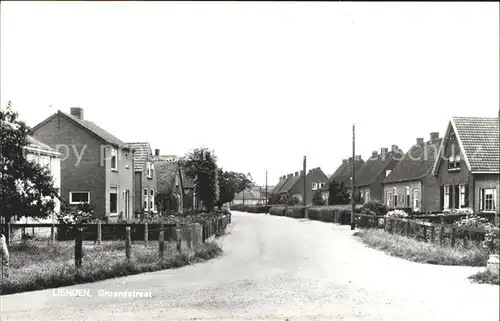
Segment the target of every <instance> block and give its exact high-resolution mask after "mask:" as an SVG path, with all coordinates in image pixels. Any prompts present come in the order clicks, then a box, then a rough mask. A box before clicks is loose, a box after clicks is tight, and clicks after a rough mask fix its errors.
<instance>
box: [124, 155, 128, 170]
mask: <svg viewBox="0 0 500 321" xmlns="http://www.w3.org/2000/svg"><path fill="white" fill-rule="evenodd" d="M125 168H128V154H125Z"/></svg>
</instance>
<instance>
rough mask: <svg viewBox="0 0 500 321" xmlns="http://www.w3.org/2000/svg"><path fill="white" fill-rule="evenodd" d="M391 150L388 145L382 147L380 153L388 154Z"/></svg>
mask: <svg viewBox="0 0 500 321" xmlns="http://www.w3.org/2000/svg"><path fill="white" fill-rule="evenodd" d="M388 152H389V149H388V148H387V147H382V148H381V149H380V154H387V153H388Z"/></svg>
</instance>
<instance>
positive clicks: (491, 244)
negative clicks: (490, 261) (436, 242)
mask: <svg viewBox="0 0 500 321" xmlns="http://www.w3.org/2000/svg"><path fill="white" fill-rule="evenodd" d="M454 225H456V226H457V227H472V228H483V229H485V230H486V234H485V236H484V241H483V242H482V243H481V245H482V246H483V248H484V249H486V250H488V252H489V253H491V254H498V253H499V246H500V241H499V236H498V230H499V229H498V227H495V226H494V225H493V224H492V223H491V222H490V221H488V219H486V218H484V217H480V216H478V215H474V214H472V215H467V217H465V218H463V219H461V220H460V221H457V222H455V223H454ZM471 234H475V233H474V232H472V233H470V232H467V231H460V230H459V231H458V233H457V237H459V238H465V237H467V238H469V239H471V238H472V236H473V235H471Z"/></svg>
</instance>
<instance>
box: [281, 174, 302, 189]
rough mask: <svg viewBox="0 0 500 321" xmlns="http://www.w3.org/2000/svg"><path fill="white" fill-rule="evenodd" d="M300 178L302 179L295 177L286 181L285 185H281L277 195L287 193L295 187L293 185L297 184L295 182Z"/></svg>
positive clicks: (299, 176)
mask: <svg viewBox="0 0 500 321" xmlns="http://www.w3.org/2000/svg"><path fill="white" fill-rule="evenodd" d="M301 178H302V176H301V175H297V176H293V177H290V178H289V179H287V180H286V182H285V184H283V186H282V187H281V188H280V190H279V193H288V192H289V191H290V190H291V189H292V187H293V186H294V185H295V183H297V181H298V180H299V179H301Z"/></svg>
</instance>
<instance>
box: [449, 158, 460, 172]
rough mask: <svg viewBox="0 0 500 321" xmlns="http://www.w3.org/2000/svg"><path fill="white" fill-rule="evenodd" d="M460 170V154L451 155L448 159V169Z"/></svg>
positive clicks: (450, 170) (451, 170)
mask: <svg viewBox="0 0 500 321" xmlns="http://www.w3.org/2000/svg"><path fill="white" fill-rule="evenodd" d="M459 170H460V156H451V157H450V158H449V159H448V171H449V172H453V171H459Z"/></svg>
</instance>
